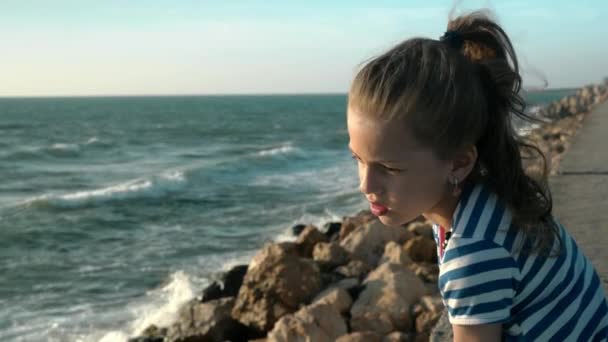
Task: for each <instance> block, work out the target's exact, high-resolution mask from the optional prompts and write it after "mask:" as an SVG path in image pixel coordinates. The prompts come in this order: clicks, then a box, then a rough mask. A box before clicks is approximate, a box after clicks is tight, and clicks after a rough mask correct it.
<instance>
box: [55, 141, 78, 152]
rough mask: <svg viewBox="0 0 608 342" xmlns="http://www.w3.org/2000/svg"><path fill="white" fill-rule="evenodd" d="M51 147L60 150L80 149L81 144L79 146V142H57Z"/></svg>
mask: <svg viewBox="0 0 608 342" xmlns="http://www.w3.org/2000/svg"><path fill="white" fill-rule="evenodd" d="M50 149H51V150H59V151H79V150H80V146H78V144H62V143H56V144H53V145H51V147H50Z"/></svg>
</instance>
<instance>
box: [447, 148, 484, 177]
mask: <svg viewBox="0 0 608 342" xmlns="http://www.w3.org/2000/svg"><path fill="white" fill-rule="evenodd" d="M476 162H477V147H475V145H470V144H469V145H465V146H464V147H463V148H461V149H459V150H458V151H457V152H456V154H455V155H454V157H453V158H452V170H451V172H450V174H449V177H450V179H451V177H456V178H458V181H459V182H462V181H463V180H464V179H465V178H467V176H468V175H469V173H471V171H472V170H473V168H474V167H475V163H476ZM450 179H448V180H450Z"/></svg>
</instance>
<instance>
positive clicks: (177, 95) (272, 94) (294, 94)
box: [0, 87, 581, 100]
mask: <svg viewBox="0 0 608 342" xmlns="http://www.w3.org/2000/svg"><path fill="white" fill-rule="evenodd" d="M579 88H581V87H563V88H546V89H535V90H527V92H528V93H541V92H545V91H567V90H572V91H575V90H576V89H579ZM337 95H341V96H346V95H347V93H342V92H327V93H317V92H310V93H306V92H304V93H242V94H238V93H235V94H109V95H103V94H96V95H23V96H0V100H13V99H15V100H16V99H81V98H94V99H96V98H99V99H103V98H176V97H270V96H337Z"/></svg>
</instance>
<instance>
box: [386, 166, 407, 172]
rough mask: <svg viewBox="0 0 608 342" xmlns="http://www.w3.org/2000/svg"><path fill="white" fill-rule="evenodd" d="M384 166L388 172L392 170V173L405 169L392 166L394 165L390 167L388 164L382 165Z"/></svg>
mask: <svg viewBox="0 0 608 342" xmlns="http://www.w3.org/2000/svg"><path fill="white" fill-rule="evenodd" d="M382 167H383V168H384V169H385V170H386V171H388V172H390V173H399V172H402V171H403V170H401V169H395V168H392V167H388V166H386V165H382Z"/></svg>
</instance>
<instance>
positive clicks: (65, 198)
mask: <svg viewBox="0 0 608 342" xmlns="http://www.w3.org/2000/svg"><path fill="white" fill-rule="evenodd" d="M186 184H187V179H186V177H185V175H184V173H183V172H182V171H168V172H165V173H163V174H161V175H159V176H153V177H149V178H141V179H135V180H132V181H129V182H125V183H121V184H117V185H112V186H109V187H105V188H100V189H94V190H87V191H79V192H73V193H68V194H62V195H55V194H45V195H42V196H37V197H33V198H29V199H27V200H25V201H22V202H20V203H18V204H17V205H18V206H35V207H36V206H40V207H51V208H59V209H73V208H80V207H85V206H91V205H98V204H103V203H106V202H110V201H121V200H131V199H136V198H137V199H156V198H162V197H164V196H166V195H168V194H171V193H174V192H177V191H180V190H182V189H183V188H184V187H185V186H186Z"/></svg>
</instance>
